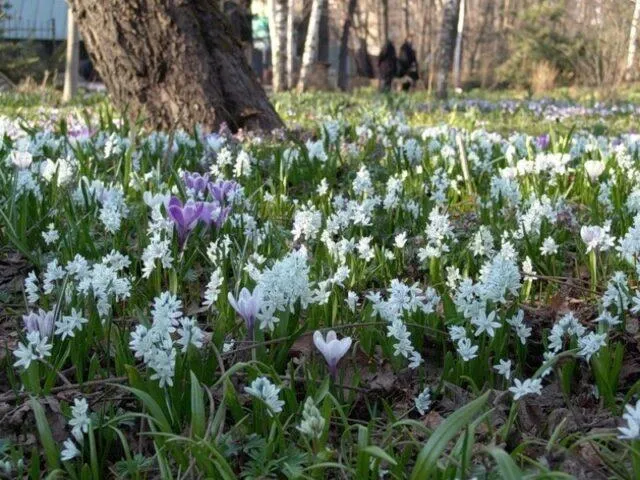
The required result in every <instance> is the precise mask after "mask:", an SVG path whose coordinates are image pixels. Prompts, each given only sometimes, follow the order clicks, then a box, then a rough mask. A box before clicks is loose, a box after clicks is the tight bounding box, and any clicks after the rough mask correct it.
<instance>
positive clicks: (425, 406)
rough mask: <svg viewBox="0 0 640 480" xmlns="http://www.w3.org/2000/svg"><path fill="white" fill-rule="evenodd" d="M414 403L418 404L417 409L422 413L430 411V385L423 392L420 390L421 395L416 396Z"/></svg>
mask: <svg viewBox="0 0 640 480" xmlns="http://www.w3.org/2000/svg"><path fill="white" fill-rule="evenodd" d="M414 403H415V405H416V409H417V410H418V412H420V415H424V414H425V413H427V412H428V411H429V409H430V408H431V391H430V390H429V387H426V388H425V389H424V390H423V391H422V392H420V395H418V396H417V397H416V398H415V400H414Z"/></svg>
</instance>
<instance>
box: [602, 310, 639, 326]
mask: <svg viewBox="0 0 640 480" xmlns="http://www.w3.org/2000/svg"><path fill="white" fill-rule="evenodd" d="M632 310H633V309H632ZM636 313H637V312H636ZM596 322H598V323H601V324H602V325H604V326H606V327H615V326H616V325H620V324H621V323H622V320H620V318H619V317H618V316H617V315H612V314H611V313H610V312H609V311H608V310H603V311H602V313H601V314H600V315H599V316H598V318H596Z"/></svg>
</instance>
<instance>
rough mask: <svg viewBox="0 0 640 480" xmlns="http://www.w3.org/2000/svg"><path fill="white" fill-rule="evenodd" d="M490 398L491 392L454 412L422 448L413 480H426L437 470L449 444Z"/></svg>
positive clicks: (413, 473)
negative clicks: (439, 460)
mask: <svg viewBox="0 0 640 480" xmlns="http://www.w3.org/2000/svg"><path fill="white" fill-rule="evenodd" d="M488 397H489V392H486V393H485V394H484V395H482V396H481V397H479V398H477V399H475V400H474V401H472V402H470V403H468V404H467V405H465V406H464V407H462V408H460V409H459V410H456V411H455V412H453V413H452V414H451V415H450V416H449V418H447V419H446V420H445V421H444V422H442V424H440V426H439V427H438V428H437V429H436V431H435V432H433V433H432V434H431V436H430V437H429V440H428V441H427V443H426V444H425V446H424V447H422V450H421V451H420V454H419V455H418V459H417V460H416V465H415V467H414V468H413V472H412V473H411V477H410V478H411V480H424V479H426V478H428V477H429V476H430V475H431V474H432V473H433V472H434V471H435V470H436V468H437V463H438V459H439V458H440V456H441V455H442V454H443V453H444V451H445V449H446V448H447V445H448V444H449V442H450V441H451V440H453V438H454V437H455V436H456V435H458V433H459V432H460V431H461V430H462V429H464V428H465V427H466V426H467V425H469V423H470V422H471V419H472V418H473V417H475V416H476V415H477V413H478V412H479V411H480V410H481V409H482V408H483V407H484V404H485V403H486V402H487V398H488Z"/></svg>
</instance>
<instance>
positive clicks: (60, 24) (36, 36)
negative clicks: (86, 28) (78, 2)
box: [0, 0, 97, 40]
mask: <svg viewBox="0 0 640 480" xmlns="http://www.w3.org/2000/svg"><path fill="white" fill-rule="evenodd" d="M96 1H97V0H96ZM9 5H10V7H9V10H8V11H7V13H8V18H7V19H4V20H1V21H0V31H2V34H3V36H4V38H6V39H33V40H64V39H65V38H66V34H67V4H66V2H65V0H9Z"/></svg>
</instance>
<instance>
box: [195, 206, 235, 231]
mask: <svg viewBox="0 0 640 480" xmlns="http://www.w3.org/2000/svg"><path fill="white" fill-rule="evenodd" d="M202 203H203V205H204V208H203V209H202V214H201V215H200V220H202V221H203V222H204V223H206V224H207V225H211V224H212V223H213V225H215V227H216V228H217V229H218V230H220V229H221V228H222V225H224V222H225V221H226V220H227V217H229V213H230V212H231V207H224V208H223V207H221V206H220V204H219V203H218V202H217V201H213V202H202Z"/></svg>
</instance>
